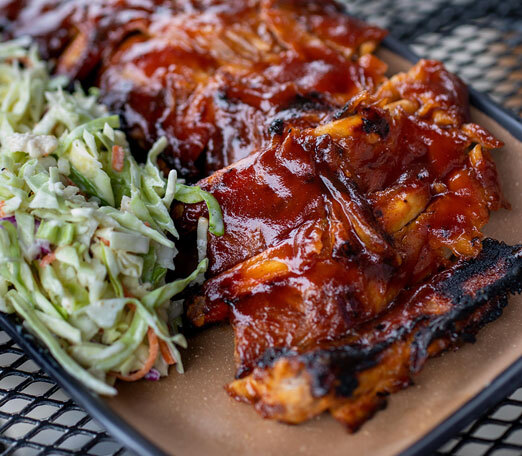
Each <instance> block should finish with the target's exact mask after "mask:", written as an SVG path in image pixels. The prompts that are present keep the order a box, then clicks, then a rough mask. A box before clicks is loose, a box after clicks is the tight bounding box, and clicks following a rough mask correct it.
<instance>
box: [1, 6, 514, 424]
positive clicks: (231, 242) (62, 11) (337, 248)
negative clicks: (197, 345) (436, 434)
mask: <svg viewBox="0 0 522 456" xmlns="http://www.w3.org/2000/svg"><path fill="white" fill-rule="evenodd" d="M0 14H1V15H2V16H1V17H2V19H0V31H1V33H3V35H4V37H11V38H12V37H17V36H22V35H27V34H28V35H31V36H33V37H34V38H35V40H36V41H37V43H38V44H39V46H40V48H41V51H42V53H43V56H44V57H45V58H48V59H52V60H54V61H55V62H56V70H57V72H59V73H62V74H66V75H68V76H70V77H71V78H72V79H74V80H79V81H81V82H83V83H84V84H85V85H89V84H91V83H93V82H94V83H96V84H98V85H99V86H100V88H101V93H102V97H103V100H104V101H105V102H106V103H107V104H108V105H109V107H110V108H111V109H112V110H114V111H116V112H118V113H120V115H121V117H122V120H123V123H124V127H125V128H126V129H127V131H128V133H129V134H130V136H131V138H132V139H133V141H134V151H135V153H136V154H139V153H140V151H142V150H146V149H147V148H148V147H149V146H150V145H151V144H152V143H153V142H154V141H155V140H156V139H157V138H158V137H159V136H162V135H163V136H166V137H167V139H168V142H169V148H168V149H167V151H166V152H165V153H164V155H163V164H164V166H165V168H176V169H177V170H178V171H179V172H180V173H181V174H182V175H183V176H185V177H188V178H190V179H195V178H196V177H205V176H209V175H210V174H212V173H214V174H212V175H210V176H209V177H206V178H204V179H203V180H201V181H200V182H199V185H200V186H201V187H202V188H204V189H205V190H208V191H210V192H212V193H213V194H214V195H215V196H216V198H217V199H218V201H219V202H220V204H221V207H222V210H223V214H224V220H225V226H226V232H225V234H224V235H223V236H222V237H215V236H212V235H210V236H209V239H208V256H209V259H210V270H209V273H208V280H207V281H206V283H205V284H204V285H203V287H202V288H201V289H200V290H196V291H194V292H193V294H192V295H191V296H189V297H188V299H187V300H186V304H187V317H188V319H189V320H190V321H191V323H192V324H193V325H194V326H196V327H202V326H205V325H208V324H212V323H217V322H223V321H230V322H231V323H232V325H233V326H234V330H235V343H236V353H235V355H236V364H237V375H236V380H234V381H233V382H232V383H230V384H229V385H228V387H227V389H228V391H229V393H230V394H231V395H232V396H233V397H235V398H236V399H238V400H243V401H246V402H249V403H252V404H253V405H254V406H255V408H256V410H257V411H258V412H259V413H260V414H262V415H263V416H265V417H268V418H272V419H278V420H281V421H285V422H289V423H298V422H301V421H304V420H306V419H309V418H310V417H312V416H314V415H317V414H319V413H321V412H323V411H326V410H328V411H330V412H331V413H332V414H333V416H334V417H335V418H337V419H338V420H339V421H341V422H342V423H344V424H345V425H346V426H347V427H348V429H351V430H353V429H356V428H357V427H358V426H359V425H360V424H361V423H362V422H364V420H366V419H367V418H368V417H369V416H370V415H371V414H372V413H374V411H375V410H376V409H377V408H379V407H380V406H381V405H382V404H383V401H384V396H385V395H386V394H389V393H392V392H394V391H396V390H398V389H400V388H403V387H405V386H407V385H408V384H409V382H410V379H411V376H412V375H413V374H414V373H415V372H417V371H418V370H419V369H420V368H421V367H422V365H423V363H424V362H425V360H426V359H427V358H428V357H429V356H434V355H436V354H438V353H440V352H441V351H442V350H445V349H448V348H450V347H454V346H457V345H458V344H459V343H460V341H462V340H468V339H469V338H470V337H472V336H473V334H474V333H475V332H476V331H477V330H478V329H479V328H480V327H481V326H482V325H483V324H485V323H487V322H488V321H490V320H492V319H494V318H496V317H498V316H499V315H500V312H501V309H502V307H503V306H504V305H505V303H506V297H507V294H508V293H510V292H517V291H520V284H521V280H522V277H521V274H522V272H521V271H522V250H521V247H520V246H515V247H509V246H506V245H504V244H502V243H499V242H496V241H493V240H489V239H486V240H483V236H482V234H481V228H482V227H483V226H484V225H485V223H486V222H487V221H488V219H489V214H490V211H494V210H497V209H499V208H501V207H507V206H508V204H507V202H505V201H504V200H503V197H502V192H501V190H500V187H499V183H498V179H497V174H496V168H495V165H494V163H493V161H492V159H491V155H490V151H491V150H492V149H495V148H498V147H500V146H501V143H500V142H499V141H498V140H496V139H495V138H494V137H493V136H491V135H490V134H489V133H488V132H487V131H485V130H484V129H483V128H481V127H480V126H478V125H476V124H473V123H470V120H469V112H468V100H467V92H466V89H465V87H464V85H463V84H462V82H461V81H460V80H459V79H458V78H457V77H455V76H454V75H452V74H451V73H449V72H447V71H446V70H445V69H444V67H443V66H442V65H441V64H440V63H438V62H434V61H421V62H419V63H418V64H417V65H416V66H414V67H413V68H412V69H411V70H410V71H409V72H407V73H403V74H398V75H396V76H394V77H392V78H390V79H387V78H386V77H385V76H384V74H385V72H386V65H385V64H384V63H383V62H382V61H380V60H379V59H378V58H377V57H375V56H374V55H372V51H373V50H374V49H375V48H376V46H377V45H378V43H379V42H380V41H381V40H382V39H383V37H384V36H385V32H384V31H383V30H380V29H378V28H376V27H371V26H368V25H365V24H363V23H361V22H359V21H357V20H354V19H352V18H350V17H348V16H347V15H346V14H345V13H344V12H343V9H342V7H340V6H339V5H338V4H336V3H335V2H333V1H329V0H321V1H319V0H313V1H304V0H302V1H298V0H279V1H278V0H251V1H241V0H223V1H218V0H192V1H191V0H180V1H177V2H174V1H169V0H144V1H140V2H134V1H130V0H110V1H108V0H105V1H101V0H89V1H87V0H68V1H67V0H22V1H18V0H16V1H15V0H3V1H2V0H0ZM206 215H207V214H206V209H205V206H204V205H203V204H202V205H189V206H183V205H179V206H177V207H176V208H175V209H174V217H175V218H176V221H177V224H178V226H180V229H181V230H182V231H183V232H184V234H189V233H190V232H194V231H195V230H196V227H197V224H198V220H199V218H200V217H202V216H206Z"/></svg>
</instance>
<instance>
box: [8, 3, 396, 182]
mask: <svg viewBox="0 0 522 456" xmlns="http://www.w3.org/2000/svg"><path fill="white" fill-rule="evenodd" d="M2 12H3V13H4V14H8V15H9V17H10V21H9V22H8V25H7V27H6V31H5V33H6V35H8V36H20V35H24V34H29V35H31V36H33V37H34V38H35V39H36V40H37V41H38V43H39V44H40V47H41V49H42V52H43V55H44V57H46V58H55V59H56V60H57V70H58V71H59V72H60V73H64V74H67V75H69V76H71V77H72V78H75V79H79V80H82V81H84V82H86V84H89V83H92V82H97V84H98V85H99V86H100V87H101V89H102V95H103V101H104V102H105V103H107V104H108V105H109V107H110V108H111V109H112V110H116V111H117V112H119V113H121V115H122V118H123V121H124V126H125V127H126V128H127V130H128V131H129V133H130V135H131V137H132V138H133V140H134V141H135V143H136V144H137V146H138V147H136V153H137V154H139V153H140V152H139V151H141V153H142V154H143V151H144V150H147V149H148V148H149V147H150V146H151V145H152V144H153V143H154V141H155V140H156V139H157V138H158V137H160V136H166V137H167V139H168V141H169V149H168V151H167V152H166V153H165V154H164V161H165V165H166V166H167V167H169V168H176V169H177V170H178V171H179V172H180V173H181V174H183V175H185V176H188V177H191V178H194V177H196V176H199V177H201V176H205V175H208V174H210V173H212V172H214V171H215V170H217V169H220V168H222V167H223V166H227V165H229V164H231V163H234V162H236V161H237V160H239V159H241V158H243V157H245V156H247V155H248V154H250V153H251V152H253V151H255V150H258V149H259V148H263V147H265V146H267V145H269V144H270V143H271V142H272V140H273V137H274V131H277V130H278V128H279V127H277V125H278V124H277V122H282V123H283V124H284V125H285V126H290V125H296V126H301V127H304V126H314V125H317V124H318V123H319V121H320V120H321V119H323V118H324V117H325V116H326V115H328V114H329V113H330V112H331V111H332V110H335V109H337V108H339V107H341V106H342V105H343V104H344V103H346V102H347V101H348V100H349V99H350V98H351V97H352V96H353V95H354V94H356V93H357V92H359V91H360V90H362V89H369V90H373V89H374V88H375V86H376V85H377V84H378V83H379V82H380V81H381V80H382V79H383V73H384V71H385V70H386V65H384V64H383V63H382V62H380V61H379V60H378V59H377V58H376V57H373V56H371V55H369V54H367V52H369V51H371V49H372V47H374V46H375V45H376V44H377V43H378V42H379V41H380V40H381V39H382V38H383V37H384V35H385V32H384V31H383V30H381V29H379V28H377V27H372V26H368V25H366V24H363V23H362V22H359V21H356V20H355V19H352V18H350V17H348V16H347V15H345V14H344V13H343V11H342V8H341V7H340V6H339V5H338V4H336V3H335V2H333V1H329V0H327V1H309V2H302V1H289V0H280V1H269V0H257V1H253V0H251V1H243V0H228V1H217V0H213V1H189V0H184V1H176V2H174V1H166V0H155V1H152V0H145V1H140V2H135V1H131V0H126V1H116V0H112V1H100V0H92V1H87V0H70V1H61V0H44V1H39V0H25V1H23V2H7V3H6V4H5V5H0V13H2ZM362 53H366V55H362ZM276 119H277V120H276ZM274 121H276V127H274V128H270V127H271V126H272V125H273V122H274Z"/></svg>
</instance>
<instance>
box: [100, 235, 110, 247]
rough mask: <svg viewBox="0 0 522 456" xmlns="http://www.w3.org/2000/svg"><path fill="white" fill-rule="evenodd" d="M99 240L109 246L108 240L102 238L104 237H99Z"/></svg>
mask: <svg viewBox="0 0 522 456" xmlns="http://www.w3.org/2000/svg"><path fill="white" fill-rule="evenodd" d="M99 239H100V241H101V242H103V243H104V244H105V245H106V246H107V247H110V246H111V243H110V241H108V240H107V239H104V238H102V237H101V238H99Z"/></svg>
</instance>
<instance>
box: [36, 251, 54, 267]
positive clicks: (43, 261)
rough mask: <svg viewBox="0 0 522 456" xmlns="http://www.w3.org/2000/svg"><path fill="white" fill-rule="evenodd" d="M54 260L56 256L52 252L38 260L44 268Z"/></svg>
mask: <svg viewBox="0 0 522 456" xmlns="http://www.w3.org/2000/svg"><path fill="white" fill-rule="evenodd" d="M54 260H56V254H55V253H54V252H51V253H48V254H47V255H45V256H44V257H43V258H42V259H41V260H40V266H41V267H42V268H45V267H46V266H47V265H48V264H51V263H52V262H53V261H54Z"/></svg>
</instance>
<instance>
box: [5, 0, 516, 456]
mask: <svg viewBox="0 0 522 456" xmlns="http://www.w3.org/2000/svg"><path fill="white" fill-rule="evenodd" d="M346 3H347V4H348V10H349V12H350V13H351V14H353V15H356V16H358V17H360V18H362V19H365V20H367V21H369V22H372V23H374V24H377V25H380V26H382V27H384V28H387V29H388V30H390V32H391V33H392V34H393V35H394V36H395V37H397V38H399V39H401V40H402V41H403V42H405V43H408V44H410V46H411V47H412V48H413V49H414V50H415V51H416V52H417V54H419V55H421V56H425V57H430V58H434V59H439V60H442V61H444V62H445V63H446V64H447V66H448V68H449V69H450V70H452V71H454V72H456V73H458V74H459V75H460V76H461V77H462V78H463V79H464V80H466V82H468V83H469V84H471V85H472V86H474V87H475V88H476V89H478V90H480V91H483V92H486V93H488V94H489V95H490V96H491V97H492V98H493V99H495V100H496V101H497V102H498V103H500V104H501V105H503V106H504V107H506V108H508V109H510V110H511V111H513V112H514V113H515V114H516V115H518V116H519V117H522V0H429V1H423V0H373V1H372V0H351V1H346ZM521 385H522V379H521V381H520V385H513V389H515V388H516V387H517V386H521ZM484 412H485V413H484V415H483V416H482V417H481V418H480V419H478V420H476V421H475V422H474V423H472V424H471V425H469V426H468V427H467V428H465V429H462V430H458V429H455V437H454V438H452V439H451V440H450V441H449V442H447V443H446V444H445V445H444V446H443V447H442V448H440V449H439V450H438V451H437V454H439V455H458V456H482V455H495V456H519V455H522V388H520V389H518V390H516V391H515V392H514V393H513V394H512V395H511V396H509V397H508V398H506V399H505V400H503V401H502V402H500V403H499V404H497V405H495V406H494V407H492V408H491V409H490V410H487V411H486V410H485V411H484ZM36 454H38V455H51V454H52V455H61V454H65V455H71V454H74V455H86V456H88V455H132V454H133V453H132V452H130V451H129V450H126V449H125V448H123V447H122V446H121V445H120V444H119V443H116V442H115V441H114V440H113V439H112V438H111V437H110V436H109V435H107V434H106V433H105V432H104V431H103V430H102V429H101V428H100V427H99V426H98V425H97V424H96V423H95V422H94V421H93V420H92V419H91V418H90V417H89V416H88V415H87V414H86V413H85V412H84V411H83V410H82V409H81V408H80V407H79V406H77V405H76V404H75V403H74V401H72V400H71V399H70V398H69V397H68V396H67V395H66V394H65V393H64V392H63V391H62V390H61V389H60V388H59V387H58V386H57V385H56V384H55V383H54V382H53V380H52V379H50V378H49V377H48V376H47V375H46V374H45V373H43V372H42V371H41V370H40V369H39V368H38V367H37V366H36V365H35V364H34V363H33V362H32V361H31V360H30V359H28V358H27V356H26V355H25V354H24V352H23V351H22V350H21V349H20V348H18V347H17V346H16V345H15V344H14V343H13V342H12V341H11V340H10V339H9V337H8V336H7V335H6V334H5V333H3V332H1V331H0V455H23V456H25V455H36Z"/></svg>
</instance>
